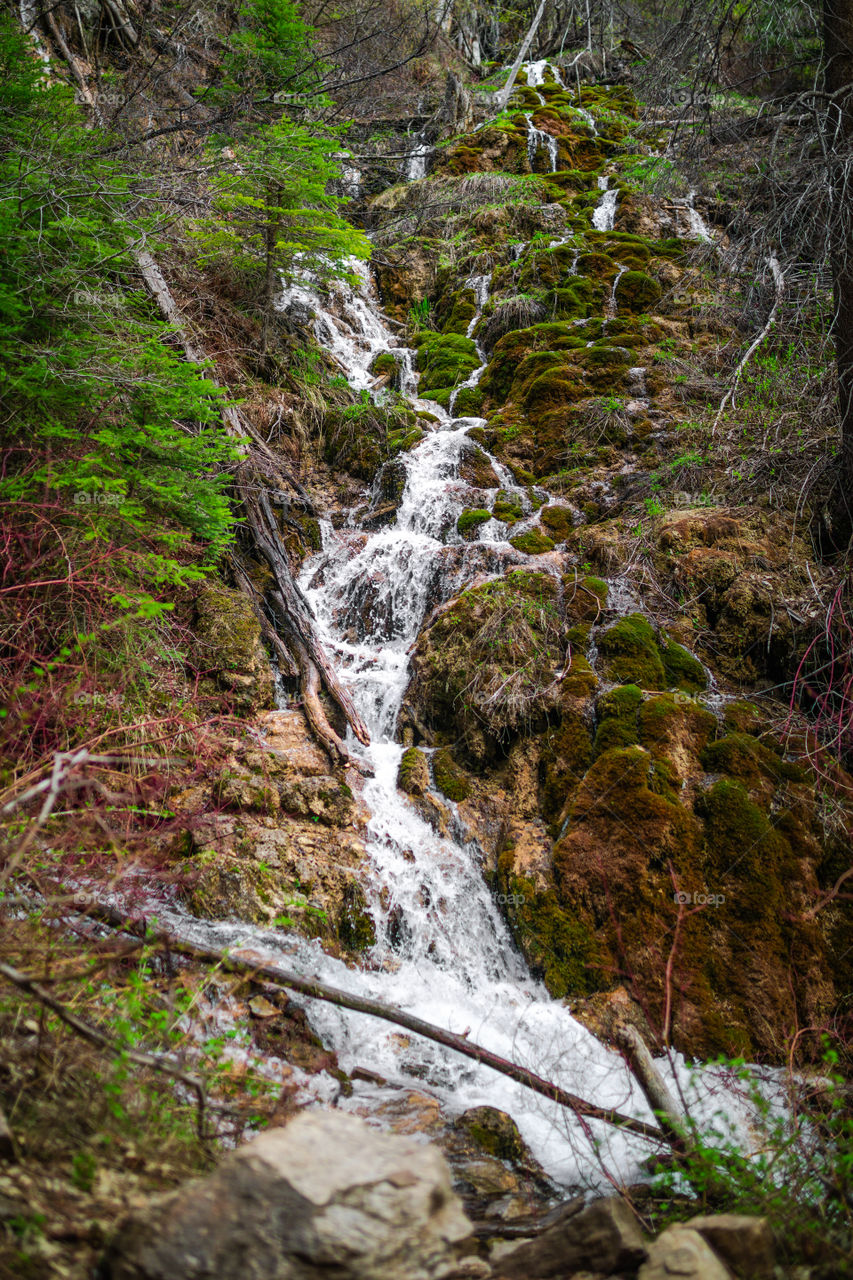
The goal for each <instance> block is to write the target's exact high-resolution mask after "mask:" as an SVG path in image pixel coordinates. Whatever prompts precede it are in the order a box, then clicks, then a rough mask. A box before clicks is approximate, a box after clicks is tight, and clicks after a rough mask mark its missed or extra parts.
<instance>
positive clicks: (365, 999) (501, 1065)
mask: <svg viewBox="0 0 853 1280" xmlns="http://www.w3.org/2000/svg"><path fill="white" fill-rule="evenodd" d="M75 914H78V915H83V916H87V917H88V918H90V919H92V920H96V921H98V922H99V923H102V924H107V925H109V926H110V927H112V928H115V929H122V930H125V931H126V932H129V933H131V934H133V935H134V936H135V937H140V936H141V937H144V938H145V939H146V940H147V941H149V942H158V943H162V945H163V946H164V947H166V948H167V949H168V950H169V951H170V952H173V953H175V954H178V955H185V956H188V957H189V958H190V959H193V960H197V961H201V962H203V963H206V964H214V965H217V966H218V967H220V968H222V969H224V970H225V971H226V972H227V973H235V974H239V975H241V976H243V977H246V978H249V979H251V980H253V981H264V982H269V983H272V984H274V985H275V986H278V987H285V988H287V989H288V990H290V991H295V992H298V993H299V994H300V995H303V996H308V997H310V998H311V999H312V1000H323V1001H326V1002H327V1003H329V1004H333V1005H335V1006H336V1007H337V1008H340V1009H350V1010H352V1011H353V1012H355V1013H364V1014H368V1015H369V1016H370V1017H374V1018H381V1019H382V1020H383V1021H385V1022H391V1023H393V1024H394V1025H395V1026H398V1027H404V1028H405V1029H406V1030H407V1031H411V1032H413V1033H414V1034H415V1035H419V1036H423V1037H424V1039H426V1040H432V1041H434V1042H435V1043H436V1044H440V1045H443V1046H444V1047H445V1048H447V1049H452V1050H454V1052H456V1053H459V1054H462V1055H463V1056H464V1057H466V1058H471V1059H473V1061H474V1062H480V1063H482V1064H483V1065H484V1066H487V1067H491V1068H492V1070H493V1071H498V1072H500V1074H501V1075H505V1076H508V1077H509V1078H510V1079H511V1080H515V1081H516V1083H518V1084H520V1085H523V1086H524V1087H525V1088H527V1089H531V1090H532V1091H533V1092H534V1093H538V1094H540V1095H541V1096H542V1097H544V1098H548V1099H549V1100H550V1101H551V1102H555V1103H556V1104H557V1105H558V1106H560V1107H565V1108H566V1109H567V1110H569V1111H571V1112H573V1113H574V1114H575V1115H576V1116H577V1117H578V1118H579V1119H581V1120H582V1121H588V1120H598V1121H601V1122H602V1123H603V1124H607V1125H611V1126H613V1127H615V1128H618V1129H622V1130H625V1131H627V1132H629V1133H634V1134H636V1135H637V1136H638V1137H641V1138H644V1139H646V1140H647V1141H649V1142H655V1143H659V1144H664V1145H672V1142H673V1139H672V1138H670V1137H669V1136H668V1135H667V1134H666V1133H665V1132H664V1131H663V1130H662V1129H661V1128H659V1127H658V1126H657V1125H654V1124H649V1123H647V1122H646V1121H644V1120H637V1119H635V1118H634V1117H633V1116H627V1115H624V1114H623V1113H622V1112H620V1111H616V1110H614V1109H613V1108H611V1107H599V1106H596V1105H595V1103H592V1102H588V1101H587V1100H586V1099H585V1098H581V1097H579V1096H578V1095H577V1094H574V1093H570V1092H569V1091H568V1090H566V1089H563V1088H561V1087H560V1086H559V1085H556V1084H554V1083H553V1082H552V1081H550V1080H545V1079H544V1078H543V1077H542V1076H539V1075H537V1074H536V1073H535V1072H533V1071H530V1070H528V1068H527V1067H522V1066H520V1065H519V1064H518V1063H515V1062H510V1061H509V1060H508V1059H506V1058H502V1057H500V1056H499V1055H498V1054H496V1053H493V1052H492V1051H491V1049H486V1048H484V1047H483V1046H482V1045H478V1044H474V1043H472V1042H471V1041H470V1040H468V1039H466V1037H465V1036H460V1035H456V1034H455V1033H454V1032H452V1031H446V1030H445V1029H444V1028H443V1027H437V1026H435V1025H434V1024H433V1023H431V1022H425V1021H424V1020H423V1019H422V1018H417V1017H415V1016H414V1015H413V1014H410V1013H406V1012H405V1010H403V1009H397V1008H394V1007H393V1006H391V1005H387V1004H384V1003H383V1002H382V1001H380V1000H374V999H373V998H372V997H370V996H359V995H355V994H353V993H352V992H349V991H343V990H342V989H341V988H339V987H332V986H329V985H328V984H327V983H325V982H320V981H319V980H317V979H315V978H305V977H301V976H300V975H299V974H295V973H290V972H288V970H286V969H283V968H281V967H280V966H279V965H277V964H271V963H269V962H267V961H261V960H252V959H243V958H242V957H241V956H238V955H231V954H229V953H228V952H227V951H222V950H220V949H219V948H218V947H205V946H201V945H199V944H198V943H195V942H190V941H189V940H187V939H185V938H182V937H181V936H180V935H179V934H176V933H174V932H173V931H171V930H168V929H163V928H161V927H160V926H159V925H156V924H152V923H149V922H148V921H146V920H145V918H144V917H135V918H134V917H132V916H129V915H127V914H126V913H125V912H121V911H118V910H116V909H115V908H114V907H110V906H107V905H105V904H103V903H101V902H99V901H98V900H97V899H92V898H88V897H78V898H77V899H75Z"/></svg>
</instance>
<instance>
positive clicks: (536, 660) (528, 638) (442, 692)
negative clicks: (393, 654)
mask: <svg viewBox="0 0 853 1280" xmlns="http://www.w3.org/2000/svg"><path fill="white" fill-rule="evenodd" d="M563 630H564V622H563V615H562V611H561V608H560V602H559V590H558V584H557V582H556V580H555V579H554V578H552V577H551V576H550V575H549V574H546V573H531V572H528V571H527V570H522V569H515V570H513V571H512V572H510V573H507V574H506V575H505V576H504V577H503V578H498V579H496V580H494V581H491V582H485V583H482V584H481V585H479V586H475V587H469V588H468V589H467V590H465V591H463V592H462V593H461V595H459V596H458V597H457V598H456V599H455V600H453V601H452V602H451V604H450V605H449V607H447V608H445V610H444V612H443V613H441V614H440V615H439V617H438V618H437V619H436V620H435V621H434V622H433V623H432V625H431V626H429V627H427V628H426V629H425V630H424V631H423V632H422V633H421V635H420V637H419V639H418V642H417V646H416V648H415V653H414V656H413V662H412V667H413V682H412V685H411V686H410V697H411V699H412V701H413V703H414V705H415V706H416V708H417V710H418V711H419V713H420V715H421V716H422V718H423V719H424V720H425V721H426V723H427V724H429V725H432V726H434V727H435V728H436V729H439V730H440V731H442V732H446V733H447V735H448V737H449V738H450V739H451V740H454V741H455V740H456V739H458V738H460V737H461V738H463V739H464V740H465V745H466V749H467V750H468V751H469V753H471V754H472V755H474V756H475V757H481V756H482V755H483V754H484V753H488V752H489V751H490V750H491V749H492V748H493V747H494V746H495V745H496V744H497V743H498V742H499V741H505V740H506V739H507V737H508V735H509V734H510V733H512V732H514V731H517V730H518V729H519V728H520V727H521V726H522V725H526V726H532V725H533V724H534V723H536V721H537V719H538V718H541V717H542V716H543V715H544V714H545V713H546V712H547V710H548V708H551V707H555V706H556V705H557V699H558V696H559V693H558V688H557V684H556V681H555V678H554V677H555V674H556V672H557V670H558V669H559V666H560V664H561V662H562V659H563V647H562V637H563Z"/></svg>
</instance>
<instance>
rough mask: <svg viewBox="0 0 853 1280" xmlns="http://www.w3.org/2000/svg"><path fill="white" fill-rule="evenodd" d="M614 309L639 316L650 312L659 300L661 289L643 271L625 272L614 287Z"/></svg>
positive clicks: (655, 281)
mask: <svg viewBox="0 0 853 1280" xmlns="http://www.w3.org/2000/svg"><path fill="white" fill-rule="evenodd" d="M615 296H616V307H617V310H618V311H619V312H620V313H621V312H629V313H631V314H639V313H640V312H643V311H652V310H653V309H654V308H655V307H656V306H657V304H658V303H659V302H660V299H661V287H660V285H659V284H658V282H657V280H655V279H654V278H653V277H652V276H648V275H646V274H645V272H643V271H626V272H624V274H623V275H622V276H621V277H620V278H619V281H618V283H617V285H616V294H615Z"/></svg>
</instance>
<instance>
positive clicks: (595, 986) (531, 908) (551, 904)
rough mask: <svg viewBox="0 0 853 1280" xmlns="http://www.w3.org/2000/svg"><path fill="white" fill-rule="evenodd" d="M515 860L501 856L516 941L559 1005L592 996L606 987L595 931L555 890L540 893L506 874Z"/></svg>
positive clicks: (508, 912) (502, 882) (508, 913)
mask: <svg viewBox="0 0 853 1280" xmlns="http://www.w3.org/2000/svg"><path fill="white" fill-rule="evenodd" d="M509 866H511V855H510V857H509V858H508V857H507V856H506V855H501V859H500V860H499V864H498V867H499V871H498V882H499V884H500V886H501V889H502V890H503V896H504V898H505V900H506V901H505V903H504V908H505V911H506V916H507V920H508V922H509V926H510V929H511V930H512V934H513V937H514V938H515V940H516V942H517V944H518V946H519V949H520V950H521V953H522V955H523V956H524V958H525V960H526V961H527V963H528V965H529V966H530V968H531V969H532V971H533V973H534V974H536V975H537V976H539V975H541V978H542V981H543V982H544V983H545V986H546V987H547V989H548V991H549V992H550V994H551V995H552V996H553V997H554V999H555V1000H561V999H563V998H564V997H565V996H568V995H589V994H590V993H591V992H593V991H598V990H600V989H601V988H602V986H604V985H606V981H605V980H604V979H603V975H602V972H601V968H600V966H601V951H600V948H599V946H598V943H597V942H596V938H595V934H594V933H593V931H592V929H591V927H590V925H589V924H588V923H586V922H585V921H584V920H583V919H582V918H581V917H580V915H579V914H578V913H576V912H573V911H571V910H570V909H568V908H566V907H564V906H563V905H561V903H560V901H559V899H558V897H557V894H556V892H555V891H554V890H553V889H549V890H546V891H537V889H536V886H535V885H534V883H533V881H532V880H528V879H526V878H525V877H523V876H517V875H513V874H512V873H511V871H507V870H503V874H502V873H501V872H502V869H503V868H508V867H509Z"/></svg>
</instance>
